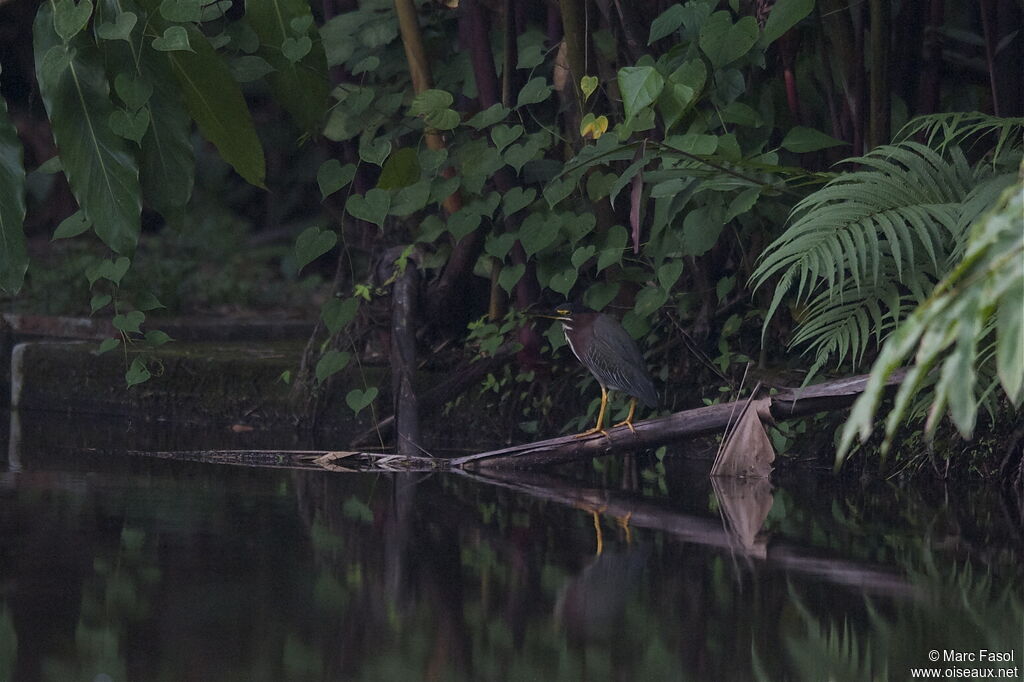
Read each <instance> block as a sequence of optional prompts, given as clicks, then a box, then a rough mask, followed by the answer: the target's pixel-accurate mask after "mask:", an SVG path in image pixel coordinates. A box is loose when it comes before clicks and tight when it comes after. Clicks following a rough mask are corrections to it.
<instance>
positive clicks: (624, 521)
mask: <svg viewBox="0 0 1024 682" xmlns="http://www.w3.org/2000/svg"><path fill="white" fill-rule="evenodd" d="M632 516H633V512H626V515H625V516H622V517H619V518H617V519H615V522H616V523H617V524H618V525H619V528H621V529H622V530H623V532H624V533H625V534H626V544H627V545H631V544H633V530H632V529H631V528H630V527H629V519H630V517H632Z"/></svg>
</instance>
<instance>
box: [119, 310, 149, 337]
mask: <svg viewBox="0 0 1024 682" xmlns="http://www.w3.org/2000/svg"><path fill="white" fill-rule="evenodd" d="M145 321H146V314H145V313H143V312H142V311H141V310H133V311H131V312H130V313H124V314H123V315H114V321H113V325H114V328H115V329H117V330H120V331H122V332H124V333H125V334H129V333H135V334H141V333H142V330H141V329H139V326H140V325H141V324H142V323H143V322H145Z"/></svg>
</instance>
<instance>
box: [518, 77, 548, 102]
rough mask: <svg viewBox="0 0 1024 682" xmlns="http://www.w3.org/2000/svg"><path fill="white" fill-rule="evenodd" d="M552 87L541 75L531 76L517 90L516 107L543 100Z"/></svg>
mask: <svg viewBox="0 0 1024 682" xmlns="http://www.w3.org/2000/svg"><path fill="white" fill-rule="evenodd" d="M552 89H553V88H552V87H551V86H550V85H548V80H547V79H546V78H544V77H543V76H539V77H537V78H533V79H531V80H530V82H529V83H527V84H526V85H524V86H523V89H522V90H520V91H519V97H518V98H517V99H516V108H517V109H518V108H519V107H523V106H526V105H528V104H536V103H538V102H543V101H544V100H546V99H547V98H548V97H550V96H551V90H552Z"/></svg>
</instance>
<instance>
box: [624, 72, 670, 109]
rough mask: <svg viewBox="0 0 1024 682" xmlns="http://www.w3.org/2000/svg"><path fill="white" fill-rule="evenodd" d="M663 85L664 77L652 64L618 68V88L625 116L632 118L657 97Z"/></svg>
mask: <svg viewBox="0 0 1024 682" xmlns="http://www.w3.org/2000/svg"><path fill="white" fill-rule="evenodd" d="M663 87H665V79H664V77H662V75H661V74H660V73H658V71H657V69H655V68H654V67H653V66H624V67H623V68H621V69H619V90H620V91H621V92H622V106H623V108H624V109H625V112H626V118H627V119H628V118H632V117H633V116H635V115H636V114H637V113H638V112H639V111H640V110H641V109H643V108H644V107H646V106H648V105H650V104H652V103H653V102H654V101H655V100H656V99H658V95H660V94H661V89H662V88H663Z"/></svg>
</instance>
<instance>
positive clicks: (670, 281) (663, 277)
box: [658, 259, 683, 291]
mask: <svg viewBox="0 0 1024 682" xmlns="http://www.w3.org/2000/svg"><path fill="white" fill-rule="evenodd" d="M681 274H683V261H681V260H677V259H672V260H669V261H666V262H664V263H662V264H661V267H659V268H658V284H660V285H661V288H662V289H664V290H665V291H669V290H671V289H672V285H674V284H675V283H676V281H677V280H678V279H679V275H681Z"/></svg>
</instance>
